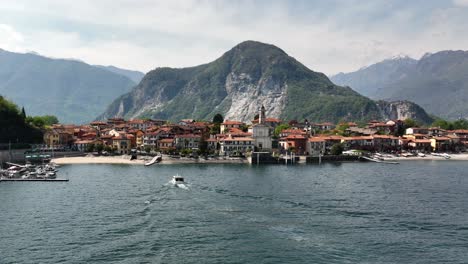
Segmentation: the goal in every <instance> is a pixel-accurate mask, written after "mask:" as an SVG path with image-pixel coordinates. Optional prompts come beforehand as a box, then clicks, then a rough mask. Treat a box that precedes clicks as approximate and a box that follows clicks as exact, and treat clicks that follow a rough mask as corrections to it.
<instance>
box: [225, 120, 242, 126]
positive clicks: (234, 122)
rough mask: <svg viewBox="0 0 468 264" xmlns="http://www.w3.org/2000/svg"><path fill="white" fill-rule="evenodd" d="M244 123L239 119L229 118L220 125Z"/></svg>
mask: <svg viewBox="0 0 468 264" xmlns="http://www.w3.org/2000/svg"><path fill="white" fill-rule="evenodd" d="M243 124H244V123H242V122H240V121H230V120H225V121H224V122H223V123H222V124H221V125H243Z"/></svg>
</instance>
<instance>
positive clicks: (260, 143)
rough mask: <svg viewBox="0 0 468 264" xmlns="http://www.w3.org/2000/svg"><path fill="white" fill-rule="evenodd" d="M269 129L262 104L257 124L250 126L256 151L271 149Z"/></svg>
mask: <svg viewBox="0 0 468 264" xmlns="http://www.w3.org/2000/svg"><path fill="white" fill-rule="evenodd" d="M270 129H271V128H270V127H269V126H267V125H266V116H265V106H263V105H262V107H261V108H260V113H259V115H258V124H255V125H253V126H252V137H253V139H254V145H255V148H256V151H263V152H264V151H271V133H270Z"/></svg>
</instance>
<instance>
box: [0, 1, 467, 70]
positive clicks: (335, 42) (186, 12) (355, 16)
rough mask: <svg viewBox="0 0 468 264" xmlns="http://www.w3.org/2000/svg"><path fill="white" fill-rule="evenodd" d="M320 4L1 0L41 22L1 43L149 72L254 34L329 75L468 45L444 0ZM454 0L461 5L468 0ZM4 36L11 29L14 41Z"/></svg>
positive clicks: (3, 6) (203, 56) (207, 57)
mask: <svg viewBox="0 0 468 264" xmlns="http://www.w3.org/2000/svg"><path fill="white" fill-rule="evenodd" d="M319 2H320V1H315V2H314V4H310V3H307V5H311V6H309V7H304V10H297V8H296V9H293V8H292V7H295V6H294V5H295V2H294V1H292V2H287V1H280V0H278V1H271V2H268V4H261V3H259V2H253V1H246V0H239V1H231V2H228V1H208V0H184V1H182V0H173V1H153V0H141V1H138V2H135V1H131V0H120V1H118V0H117V1H116V0H100V1H92V0H83V1H66V0H36V1H33V2H31V1H30V2H28V3H26V2H25V1H21V0H17V1H0V17H1V15H2V11H3V12H4V13H5V14H10V16H11V14H16V15H17V17H27V18H28V19H29V20H31V21H32V22H29V21H27V22H26V23H25V24H26V25H27V26H24V27H23V28H22V29H21V30H20V26H15V25H14V23H13V22H11V23H8V24H10V25H12V26H14V27H15V30H13V28H11V26H10V27H9V29H8V30H6V31H8V32H10V33H8V34H6V33H5V34H3V33H2V31H1V30H4V29H1V28H0V33H2V34H1V35H2V38H1V39H0V47H3V48H5V49H11V47H13V48H17V49H19V50H21V49H23V50H35V51H38V52H40V53H41V54H46V55H49V56H53V57H67V58H70V57H72V58H78V59H81V60H84V61H87V62H89V63H92V64H105V65H107V64H113V65H116V66H120V67H126V68H131V69H139V70H143V71H147V70H150V69H153V68H155V67H157V66H171V67H184V66H193V65H197V64H201V63H207V62H210V61H212V60H214V59H216V58H217V57H219V56H220V55H221V54H222V53H223V52H225V51H226V50H228V49H229V48H231V47H232V46H234V45H235V44H237V43H239V42H241V41H244V40H248V39H252V40H258V41H263V42H267V43H272V44H275V45H277V46H279V47H280V48H282V49H284V50H285V51H286V52H287V53H289V54H290V55H291V56H293V57H295V58H296V59H298V60H299V61H301V62H303V63H304V64H305V65H307V66H308V67H310V68H311V69H312V70H315V71H322V72H325V73H329V74H330V73H337V72H339V71H351V70H355V69H358V68H360V67H362V66H365V65H368V64H371V63H374V62H377V61H379V60H382V59H385V58H387V57H390V56H392V55H396V54H400V53H404V54H408V55H411V56H413V57H418V56H421V55H422V54H424V53H425V52H427V51H437V50H443V49H466V47H468V38H467V37H465V36H468V34H464V33H468V32H465V31H466V29H464V26H463V25H466V23H465V22H467V23H468V21H467V19H466V18H464V17H465V15H464V14H463V12H462V11H463V10H464V9H463V8H455V7H453V6H452V7H453V8H448V7H447V8H442V7H437V8H433V9H431V10H428V11H427V12H420V13H417V12H418V11H420V9H421V8H426V5H425V6H422V7H418V6H416V7H414V6H413V7H412V6H411V5H412V4H411V3H404V4H401V3H400V4H397V3H398V2H399V1H393V2H388V1H369V2H363V1H343V2H340V4H339V5H336V6H332V4H330V3H331V1H324V3H325V4H323V3H321V5H322V6H318V5H319V4H316V5H315V3H319ZM453 3H454V4H456V5H458V6H460V5H463V4H464V3H468V0H463V1H462V0H455V1H454V2H453ZM449 5H450V2H449ZM424 11H426V10H424ZM33 18H35V19H36V22H39V23H34V20H32V19H33ZM426 18H430V19H426ZM17 20H20V19H19V18H17ZM1 21H2V20H0V23H2V22H1ZM36 24H37V25H36ZM7 27H8V26H7ZM11 32H13V33H11ZM19 32H21V33H19ZM15 34H16V36H17V37H14V36H15ZM3 35H9V36H12V37H10V39H9V40H6V39H8V38H4V37H3ZM18 36H19V37H18ZM15 39H16V40H15Z"/></svg>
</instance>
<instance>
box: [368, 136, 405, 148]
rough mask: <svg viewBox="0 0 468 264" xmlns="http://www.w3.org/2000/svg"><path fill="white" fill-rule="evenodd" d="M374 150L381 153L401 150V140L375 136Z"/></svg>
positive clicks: (392, 137)
mask: <svg viewBox="0 0 468 264" xmlns="http://www.w3.org/2000/svg"><path fill="white" fill-rule="evenodd" d="M372 138H373V141H374V150H376V151H381V152H388V151H395V150H398V149H399V144H398V142H399V138H398V137H394V136H389V135H373V136H372Z"/></svg>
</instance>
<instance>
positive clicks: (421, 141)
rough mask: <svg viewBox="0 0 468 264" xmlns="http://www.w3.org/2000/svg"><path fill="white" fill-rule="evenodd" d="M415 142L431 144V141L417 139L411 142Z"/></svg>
mask: <svg viewBox="0 0 468 264" xmlns="http://www.w3.org/2000/svg"><path fill="white" fill-rule="evenodd" d="M410 141H413V142H414V143H429V144H430V143H431V140H430V139H415V140H410Z"/></svg>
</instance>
